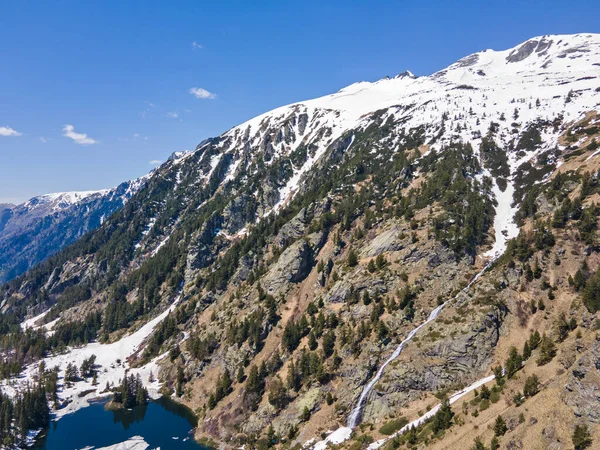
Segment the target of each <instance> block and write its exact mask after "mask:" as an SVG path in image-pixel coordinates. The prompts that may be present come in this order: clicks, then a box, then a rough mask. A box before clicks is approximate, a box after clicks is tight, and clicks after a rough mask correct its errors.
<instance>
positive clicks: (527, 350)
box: [523, 341, 531, 360]
mask: <svg viewBox="0 0 600 450" xmlns="http://www.w3.org/2000/svg"><path fill="white" fill-rule="evenodd" d="M530 357H531V348H530V347H529V341H525V344H523V359H524V360H528V359H529V358H530Z"/></svg>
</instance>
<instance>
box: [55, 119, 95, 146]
mask: <svg viewBox="0 0 600 450" xmlns="http://www.w3.org/2000/svg"><path fill="white" fill-rule="evenodd" d="M63 136H65V137H68V138H69V139H73V141H75V143H77V144H79V145H90V144H97V143H98V141H97V140H95V139H92V138H91V137H88V135H87V134H85V133H76V132H75V127H74V126H73V125H68V124H67V125H65V126H64V128H63Z"/></svg>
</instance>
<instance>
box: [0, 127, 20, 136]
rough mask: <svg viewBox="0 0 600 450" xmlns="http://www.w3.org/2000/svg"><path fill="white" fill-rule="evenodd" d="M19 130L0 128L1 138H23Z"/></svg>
mask: <svg viewBox="0 0 600 450" xmlns="http://www.w3.org/2000/svg"><path fill="white" fill-rule="evenodd" d="M21 134H22V133H19V132H18V131H17V130H15V129H14V128H11V127H0V136H21Z"/></svg>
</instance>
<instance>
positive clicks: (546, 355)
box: [536, 333, 556, 366]
mask: <svg viewBox="0 0 600 450" xmlns="http://www.w3.org/2000/svg"><path fill="white" fill-rule="evenodd" d="M555 355H556V346H555V345H554V342H552V339H550V338H549V337H548V336H546V334H545V333H544V334H543V335H542V340H541V342H540V355H539V357H538V359H537V361H536V363H537V365H538V366H543V365H544V364H548V363H549V362H550V361H552V359H553V358H554V356H555Z"/></svg>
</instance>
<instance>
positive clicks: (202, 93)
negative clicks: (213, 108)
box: [189, 87, 217, 100]
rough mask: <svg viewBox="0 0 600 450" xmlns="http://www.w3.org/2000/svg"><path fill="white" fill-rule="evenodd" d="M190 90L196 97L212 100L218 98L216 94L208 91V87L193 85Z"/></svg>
mask: <svg viewBox="0 0 600 450" xmlns="http://www.w3.org/2000/svg"><path fill="white" fill-rule="evenodd" d="M189 92H190V94H192V95H193V96H194V97H196V98H201V99H211V100H212V99H214V98H217V95H216V94H213V93H212V92H208V91H207V90H206V89H202V88H199V87H193V88H191V89H190V90H189Z"/></svg>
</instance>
